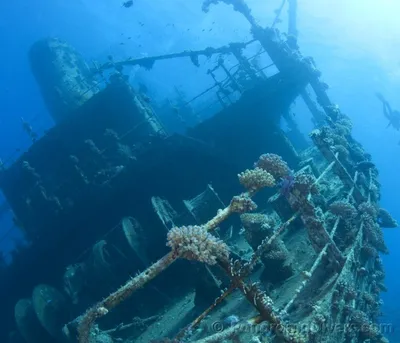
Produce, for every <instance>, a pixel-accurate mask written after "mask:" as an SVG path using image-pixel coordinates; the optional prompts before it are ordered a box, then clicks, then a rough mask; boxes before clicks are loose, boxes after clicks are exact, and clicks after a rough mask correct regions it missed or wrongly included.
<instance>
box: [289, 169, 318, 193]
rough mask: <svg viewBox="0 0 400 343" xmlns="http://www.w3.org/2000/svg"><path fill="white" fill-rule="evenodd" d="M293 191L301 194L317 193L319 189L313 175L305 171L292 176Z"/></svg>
mask: <svg viewBox="0 0 400 343" xmlns="http://www.w3.org/2000/svg"><path fill="white" fill-rule="evenodd" d="M293 192H295V193H296V195H301V196H307V195H308V194H318V193H319V189H318V185H317V180H316V178H315V176H314V175H312V174H310V173H305V172H302V173H299V174H297V175H296V176H295V178H294V186H293Z"/></svg>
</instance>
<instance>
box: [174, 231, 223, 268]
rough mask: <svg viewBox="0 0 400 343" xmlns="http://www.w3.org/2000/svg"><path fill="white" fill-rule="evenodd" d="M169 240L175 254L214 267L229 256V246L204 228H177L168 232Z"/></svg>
mask: <svg viewBox="0 0 400 343" xmlns="http://www.w3.org/2000/svg"><path fill="white" fill-rule="evenodd" d="M167 239H168V242H167V246H169V247H170V248H171V249H172V251H173V254H175V255H176V256H179V257H181V258H185V259H187V260H196V261H200V262H204V263H207V264H210V265H213V264H216V263H217V259H218V258H221V259H227V258H228V256H229V251H228V246H227V245H226V244H225V243H224V242H223V241H221V240H219V239H217V238H215V237H214V236H213V235H212V234H211V233H209V232H208V231H207V230H206V229H205V228H204V227H203V226H183V227H175V228H173V229H171V230H170V231H169V232H168V235H167Z"/></svg>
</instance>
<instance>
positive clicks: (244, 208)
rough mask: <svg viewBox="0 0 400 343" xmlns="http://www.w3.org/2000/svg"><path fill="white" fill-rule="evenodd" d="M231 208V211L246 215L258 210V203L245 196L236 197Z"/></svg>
mask: <svg viewBox="0 0 400 343" xmlns="http://www.w3.org/2000/svg"><path fill="white" fill-rule="evenodd" d="M229 206H230V211H231V212H236V213H246V212H250V211H254V210H256V209H257V205H256V203H255V202H254V201H253V200H251V198H250V197H249V196H248V195H245V194H241V195H236V196H234V197H233V198H232V200H231V203H230V205H229Z"/></svg>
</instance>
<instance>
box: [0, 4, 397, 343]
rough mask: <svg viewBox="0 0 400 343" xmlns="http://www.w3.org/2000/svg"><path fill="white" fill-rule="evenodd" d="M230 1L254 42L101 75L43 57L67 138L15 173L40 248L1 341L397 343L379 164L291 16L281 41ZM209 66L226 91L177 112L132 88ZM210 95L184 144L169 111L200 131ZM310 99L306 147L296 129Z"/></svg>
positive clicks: (5, 272) (71, 61)
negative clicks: (393, 341)
mask: <svg viewBox="0 0 400 343" xmlns="http://www.w3.org/2000/svg"><path fill="white" fill-rule="evenodd" d="M218 2H219V1H216V0H214V1H205V3H204V5H203V10H204V11H207V10H208V8H209V7H210V6H218ZM223 2H225V3H228V4H230V5H232V6H231V10H235V11H238V12H240V13H241V14H242V15H243V16H244V17H245V18H246V19H247V20H248V22H249V23H250V25H251V33H252V39H251V41H248V42H233V43H231V44H229V45H226V46H223V47H208V48H206V49H204V50H199V51H183V52H177V53H175V54H171V55H162V56H153V57H143V58H138V59H135V58H132V59H128V60H124V61H107V62H105V63H103V64H95V65H91V64H90V63H87V61H85V60H83V58H82V57H81V56H80V54H79V53H78V52H77V51H76V50H75V49H74V48H73V47H72V46H71V45H69V44H68V43H67V42H64V41H63V40H61V39H56V38H52V39H45V40H42V41H38V42H36V43H35V44H34V45H33V46H32V48H31V50H30V51H29V58H30V62H31V68H32V72H33V74H34V76H35V78H36V80H37V82H38V84H39V86H40V89H41V92H42V96H43V99H44V101H45V103H46V105H47V107H48V109H49V112H50V113H51V115H52V117H53V119H54V122H55V125H54V127H52V128H51V129H50V130H49V131H48V132H46V134H44V135H43V136H42V137H40V138H37V137H35V135H34V134H33V133H32V140H33V141H34V142H33V144H32V145H31V147H30V148H29V150H28V151H26V152H25V153H23V154H22V155H21V156H20V157H18V158H17V159H16V160H13V161H9V162H8V163H4V164H3V165H2V170H1V178H0V186H1V189H2V191H3V192H4V194H5V197H6V199H7V202H8V203H9V205H10V207H11V209H12V211H13V213H14V216H15V222H16V223H17V224H18V226H19V227H21V228H22V229H23V231H24V233H25V235H26V237H27V240H28V241H29V245H28V246H26V247H23V248H21V249H19V250H18V251H17V252H16V253H15V254H14V256H13V260H12V263H11V264H10V265H8V266H5V267H3V268H2V269H1V273H2V277H1V278H2V283H1V285H0V294H1V304H2V306H1V310H0V318H1V321H2V323H3V325H2V326H1V328H0V331H1V333H0V336H1V341H2V342H9V343H16V342H26V343H39V342H40V343H44V342H68V343H74V342H79V343H100V342H107V343H108V342H110V343H111V342H121V343H128V342H135V343H150V342H153V343H156V342H158V343H162V342H163V343H167V342H170V343H178V342H193V343H195V342H196V343H206V342H207V343H210V342H234V343H239V342H242V343H244V342H292V343H302V342H335V343H339V342H366V341H368V342H386V341H387V339H386V338H385V337H384V332H382V330H381V328H379V327H378V325H377V323H379V316H380V306H381V303H380V293H381V292H384V291H385V290H386V288H385V285H384V278H385V271H384V269H383V264H382V261H381V258H380V257H379V256H380V254H386V253H388V251H387V248H386V246H385V242H384V240H383V233H382V229H384V228H392V227H396V226H397V223H396V221H395V220H394V219H393V218H392V217H391V215H390V214H389V213H388V212H387V211H386V210H385V209H383V208H381V207H380V205H379V200H380V184H379V181H378V171H377V169H376V167H375V166H374V164H373V163H372V162H371V156H370V155H369V154H368V152H366V151H364V149H363V147H362V146H361V145H360V143H358V142H357V141H356V140H355V139H354V138H353V137H352V123H351V121H350V119H349V118H348V117H347V116H346V115H345V114H344V113H342V112H341V110H340V108H339V106H338V105H336V104H334V103H333V102H332V101H331V99H330V98H329V97H328V95H327V92H326V90H327V84H326V83H324V82H323V81H322V80H321V72H320V71H319V70H318V68H317V66H316V64H315V62H314V60H313V59H312V58H311V57H305V56H303V55H302V54H301V51H300V49H299V47H298V45H297V39H296V37H297V31H296V1H295V0H292V1H288V6H289V10H288V12H287V13H288V16H289V29H288V34H286V35H282V34H281V33H280V32H278V30H276V29H275V28H274V27H273V26H272V27H266V28H265V27H261V26H259V25H258V24H257V23H256V22H255V20H254V18H253V16H252V14H251V9H250V8H249V7H248V6H247V5H246V3H245V2H244V1H242V0H224V1H223ZM281 10H282V9H281ZM281 13H282V11H278V12H277V17H279V15H281ZM254 47H256V49H254ZM254 50H256V51H258V52H257V53H256V54H250V53H249V51H254ZM211 56H214V57H215V56H216V57H217V59H216V61H217V62H216V64H215V65H214V67H213V68H210V69H209V70H208V76H209V77H210V78H212V80H213V86H212V87H210V88H209V89H206V90H204V92H203V93H201V94H199V95H198V96H196V98H195V99H192V100H186V99H184V98H183V97H182V98H181V99H178V100H177V101H175V104H178V105H176V106H168V104H167V105H157V104H155V103H153V102H152V101H151V99H150V98H149V96H148V95H147V94H146V89H145V88H142V89H136V88H135V87H133V86H132V85H131V84H130V83H129V82H128V81H127V78H126V77H125V75H124V70H125V68H129V66H140V67H142V68H146V69H151V68H152V66H153V65H154V64H155V63H163V60H166V59H175V58H190V60H191V61H192V62H193V64H195V65H198V64H199V60H201V59H203V58H208V57H211ZM260 56H262V57H263V61H268V62H267V63H260V62H259V61H260V58H259V57H260ZM228 58H230V59H231V60H232V59H234V60H235V64H234V65H233V66H232V65H228V64H227V63H226V60H227V59H228ZM205 95H207V96H208V97H207V99H208V100H207V101H208V102H207V103H206V105H207V106H206V108H205V110H206V111H209V112H210V113H211V112H212V113H211V114H210V115H209V116H208V118H207V119H206V120H202V121H199V122H197V123H195V124H194V125H191V127H190V128H187V129H186V130H183V131H182V132H180V133H173V134H171V133H170V132H169V130H168V129H167V128H166V127H165V125H164V123H163V120H162V117H163V113H165V111H169V113H172V114H174V115H175V117H176V118H177V121H179V120H195V118H196V114H198V113H196V112H197V110H196V109H195V108H194V107H192V103H193V101H194V100H196V99H199V98H201V97H204V96H205ZM210 99H212V101H211V100H210ZM299 99H300V100H301V101H303V102H304V104H305V105H306V108H307V111H308V112H309V115H310V116H311V117H312V118H313V125H314V129H313V130H312V131H311V132H310V133H309V136H307V135H304V134H303V133H302V132H301V131H300V130H299V128H298V124H297V122H296V117H294V116H293V115H292V114H291V107H292V105H293V103H294V102H295V101H297V100H299ZM300 100H299V101H300ZM282 121H284V122H285V124H286V126H287V128H288V129H287V130H283V129H282V128H281V122H282ZM332 328H333V329H332Z"/></svg>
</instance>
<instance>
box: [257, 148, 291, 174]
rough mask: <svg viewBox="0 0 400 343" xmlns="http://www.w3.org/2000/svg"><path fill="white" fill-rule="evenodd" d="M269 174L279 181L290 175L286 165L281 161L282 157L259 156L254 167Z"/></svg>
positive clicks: (274, 155) (273, 155) (271, 155)
mask: <svg viewBox="0 0 400 343" xmlns="http://www.w3.org/2000/svg"><path fill="white" fill-rule="evenodd" d="M254 166H255V167H256V168H257V167H258V168H261V169H264V170H266V171H267V172H268V173H270V174H271V175H272V176H273V177H274V178H275V179H276V180H279V179H281V178H283V177H285V176H287V175H289V174H290V169H289V166H288V164H287V163H286V162H285V161H284V160H282V157H280V156H279V155H276V154H264V155H261V156H260V158H259V159H258V161H257V162H256V163H255V165H254Z"/></svg>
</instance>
